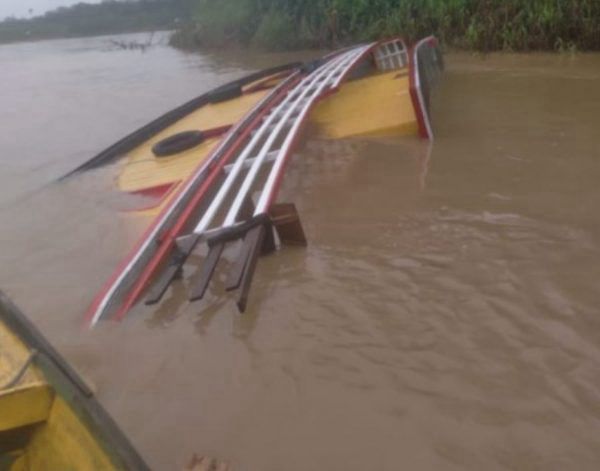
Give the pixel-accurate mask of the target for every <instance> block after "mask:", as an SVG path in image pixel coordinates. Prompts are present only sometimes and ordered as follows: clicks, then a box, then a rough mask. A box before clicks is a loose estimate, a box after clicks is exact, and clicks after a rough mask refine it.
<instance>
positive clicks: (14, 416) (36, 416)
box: [0, 324, 52, 432]
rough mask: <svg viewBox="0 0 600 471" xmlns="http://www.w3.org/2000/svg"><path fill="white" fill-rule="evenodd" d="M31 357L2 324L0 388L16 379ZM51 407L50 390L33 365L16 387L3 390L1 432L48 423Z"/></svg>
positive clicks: (0, 400)
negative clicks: (42, 422) (43, 422)
mask: <svg viewBox="0 0 600 471" xmlns="http://www.w3.org/2000/svg"><path fill="white" fill-rule="evenodd" d="M28 357H29V350H28V349H27V348H26V346H25V345H23V343H22V342H21V341H20V340H19V338H18V337H17V336H16V335H14V334H13V332H12V331H10V330H9V329H8V328H7V327H6V326H4V325H3V324H0V387H2V386H4V385H5V384H6V383H8V382H9V381H10V380H12V379H13V378H14V376H15V375H16V374H17V372H18V371H19V370H20V369H21V367H22V366H23V365H24V364H25V362H26V361H27V359H28ZM51 404H52V391H51V389H50V388H48V387H47V386H46V383H45V381H44V376H43V375H42V374H41V372H40V371H38V370H37V369H36V368H35V367H34V366H32V365H30V366H29V367H28V368H27V370H26V371H25V374H24V375H23V377H22V378H21V380H20V381H19V382H18V383H17V384H16V385H15V386H14V387H12V388H10V389H4V390H1V391H0V432H2V431H5V430H10V429H12V428H15V427H20V426H23V425H30V424H33V423H36V422H40V421H43V420H45V419H46V418H47V417H48V414H49V411H50V406H51Z"/></svg>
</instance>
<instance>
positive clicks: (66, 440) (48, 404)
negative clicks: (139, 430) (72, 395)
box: [0, 322, 115, 471]
mask: <svg viewBox="0 0 600 471" xmlns="http://www.w3.org/2000/svg"><path fill="white" fill-rule="evenodd" d="M28 357H29V349H28V348H27V346H26V345H24V344H23V343H22V342H21V340H20V339H19V338H18V337H17V336H16V335H15V334H14V333H13V332H12V331H11V330H10V329H8V327H6V325H4V324H3V323H1V322H0V386H2V385H5V384H6V383H7V382H8V381H9V380H10V379H12V378H14V376H15V374H16V373H17V372H18V371H19V370H20V369H21V367H22V366H23V364H24V363H25V361H26V360H27V358H28ZM25 425H33V426H34V427H35V430H34V432H33V434H32V436H31V438H30V440H29V443H28V444H27V446H26V447H25V448H24V449H22V450H16V451H11V452H10V455H11V456H17V458H16V460H15V461H14V462H13V463H12V465H11V467H10V470H11V471H20V470H28V471H37V470H39V471H46V470H60V471H69V470H73V471H75V470H77V471H80V470H82V471H86V470H90V471H91V470H99V469H101V470H112V469H115V468H114V465H113V464H112V461H111V459H110V457H109V455H108V454H107V453H106V452H105V451H104V450H103V448H102V447H101V445H100V444H99V443H97V442H96V440H95V438H94V436H93V435H92V434H91V432H90V431H89V430H88V428H87V427H86V426H85V424H83V423H82V422H81V420H80V419H79V417H78V416H77V415H76V414H75V413H74V412H73V411H72V410H71V408H70V407H69V405H68V404H67V403H66V402H65V401H64V400H63V398H62V397H60V396H58V395H57V394H56V393H55V391H54V390H53V388H52V387H51V386H50V385H49V384H48V383H47V382H46V380H45V377H44V375H43V372H42V371H41V370H40V369H39V368H38V367H37V366H36V365H35V363H32V364H30V365H29V367H28V368H27V370H26V372H25V374H24V375H23V377H22V378H21V379H20V381H19V382H18V383H17V384H16V385H15V386H14V387H12V388H10V389H4V390H2V391H0V432H3V433H4V434H10V433H11V431H12V432H13V433H16V434H18V433H19V430H18V429H19V427H22V426H25ZM5 436H6V437H8V435H5ZM3 458H7V457H3V456H0V459H3Z"/></svg>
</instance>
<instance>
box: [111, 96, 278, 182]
mask: <svg viewBox="0 0 600 471" xmlns="http://www.w3.org/2000/svg"><path fill="white" fill-rule="evenodd" d="M266 93H268V90H267V91H259V92H255V93H250V94H247V95H242V96H240V97H238V98H234V99H232V100H228V101H223V102H221V103H215V104H208V105H205V106H203V107H202V108H200V109H198V110H196V111H194V112H193V113H191V114H189V115H188V116H185V117H184V118H182V119H180V120H179V121H177V122H176V123H174V124H172V125H171V126H169V127H168V128H166V129H164V130H163V131H161V132H159V133H158V134H157V135H155V136H153V137H152V138H150V139H149V140H148V141H146V142H144V143H143V144H141V145H140V146H138V147H136V148H135V149H133V150H132V151H131V152H129V153H128V154H127V156H126V158H125V160H124V163H123V169H122V171H121V173H120V174H119V176H118V182H117V184H118V188H119V189H120V190H122V191H128V192H132V191H138V190H140V189H144V188H151V187H154V186H158V185H164V184H166V183H171V182H175V181H180V180H183V179H185V178H186V177H187V176H188V175H189V174H190V172H191V171H192V170H193V169H194V168H196V167H197V166H198V165H199V164H200V163H201V162H202V161H203V160H204V159H205V158H206V157H207V156H208V155H209V153H210V151H211V150H213V148H214V146H215V144H216V143H217V142H218V141H219V139H209V140H207V141H205V142H203V143H202V144H201V145H199V146H197V147H194V148H193V149H190V150H188V151H185V152H182V153H180V154H177V155H174V156H172V157H160V158H157V157H155V156H154V154H153V153H152V146H154V144H156V143H157V142H159V141H161V140H163V139H165V138H167V137H169V136H172V135H173V134H177V133H179V132H183V131H190V130H203V129H211V128H216V127H220V126H225V125H230V124H235V123H237V122H238V121H239V120H240V119H241V118H242V117H243V116H244V114H246V113H247V112H248V111H249V110H250V109H251V108H252V107H253V106H254V105H256V104H257V103H258V102H259V101H260V100H261V99H262V98H263V97H264V96H265V94H266Z"/></svg>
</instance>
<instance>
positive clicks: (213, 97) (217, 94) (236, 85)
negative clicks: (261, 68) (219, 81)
mask: <svg viewBox="0 0 600 471" xmlns="http://www.w3.org/2000/svg"><path fill="white" fill-rule="evenodd" d="M239 96H242V85H241V84H240V82H233V83H230V84H227V85H224V86H222V87H219V88H217V89H216V90H213V91H212V92H210V93H209V95H208V101H209V102H210V103H219V102H221V101H227V100H231V99H233V98H237V97H239Z"/></svg>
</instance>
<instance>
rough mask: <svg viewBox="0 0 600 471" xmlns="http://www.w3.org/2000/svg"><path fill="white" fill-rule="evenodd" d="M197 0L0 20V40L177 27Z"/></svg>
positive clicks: (81, 6) (151, 0) (145, 0)
mask: <svg viewBox="0 0 600 471" xmlns="http://www.w3.org/2000/svg"><path fill="white" fill-rule="evenodd" d="M192 3H193V0H140V1H133V2H132V1H129V2H122V1H120V2H118V1H114V0H108V1H107V0H105V1H103V2H102V3H99V4H88V3H78V4H76V5H73V6H71V7H61V8H58V9H56V10H53V11H50V12H48V13H46V14H45V15H43V16H38V17H35V18H31V19H15V18H7V19H5V20H4V21H2V22H0V42H10V41H23V40H30V39H48V38H59V37H74V36H94V35H100V34H109V33H123V32H132V31H146V30H155V29H174V28H175V27H176V26H177V22H178V21H181V20H183V19H186V18H189V17H190V8H191V6H192Z"/></svg>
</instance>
